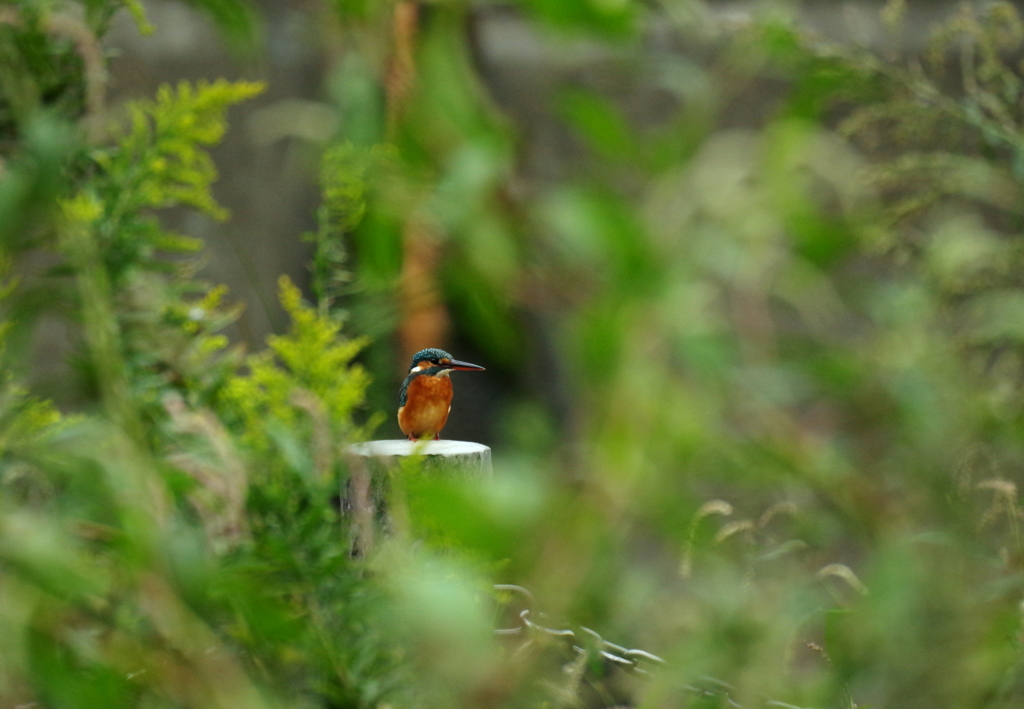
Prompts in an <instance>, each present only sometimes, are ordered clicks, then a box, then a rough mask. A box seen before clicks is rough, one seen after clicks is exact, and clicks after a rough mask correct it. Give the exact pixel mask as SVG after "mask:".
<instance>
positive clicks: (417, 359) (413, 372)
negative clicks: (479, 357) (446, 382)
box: [398, 347, 483, 406]
mask: <svg viewBox="0 0 1024 709" xmlns="http://www.w3.org/2000/svg"><path fill="white" fill-rule="evenodd" d="M457 369H461V370H466V371H476V372H479V371H483V367H481V366H480V365H479V364H470V363H469V362H460V361H459V360H457V359H452V356H451V355H450V354H448V353H447V352H445V351H444V350H439V349H437V348H434V347H432V348H430V349H426V350H420V351H419V352H417V353H416V354H414V355H413V356H412V365H411V366H410V367H409V376H407V377H406V378H405V381H404V382H402V388H401V389H400V390H399V393H398V405H399V406H405V400H406V393H407V391H408V389H409V384H410V383H411V382H412V380H413V379H415V378H416V377H422V376H425V377H447V376H448V375H449V374H451V373H452V371H454V370H457Z"/></svg>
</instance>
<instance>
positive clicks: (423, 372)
mask: <svg viewBox="0 0 1024 709" xmlns="http://www.w3.org/2000/svg"><path fill="white" fill-rule="evenodd" d="M457 369H462V370H470V371H482V370H483V367H481V366H480V365H477V364H470V363H469V362H460V361H458V360H457V359H452V356H451V355H450V354H448V353H447V352H445V351H444V350H438V349H429V350H420V351H419V352H417V353H416V354H414V355H413V356H412V366H411V367H409V376H407V377H406V378H405V381H404V382H402V389H401V392H400V393H399V395H398V427H399V428H401V429H402V433H404V434H405V435H406V436H408V438H409V440H410V441H418V440H420V439H422V438H430V437H433V439H434V440H435V441H439V440H441V438H440V436H439V434H440V433H441V429H442V428H444V425H445V424H446V423H447V422H448V412H449V411H451V410H452V380H451V379H450V378H449V376H448V375H449V374H451V373H452V372H453V371H455V370H457Z"/></svg>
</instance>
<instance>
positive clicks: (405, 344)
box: [385, 0, 449, 359]
mask: <svg viewBox="0 0 1024 709" xmlns="http://www.w3.org/2000/svg"><path fill="white" fill-rule="evenodd" d="M419 16H420V12H419V5H418V3H417V2H415V1H414V0H402V1H401V2H399V3H398V4H396V5H395V12H394V36H393V43H392V49H391V59H390V61H389V63H388V71H387V76H386V79H385V84H386V85H385V88H386V91H387V131H388V136H389V137H390V138H392V139H394V138H395V135H396V132H397V131H398V126H399V124H400V122H401V120H402V117H403V114H404V111H405V107H406V104H407V102H408V100H409V97H410V95H411V94H412V93H413V89H414V87H415V82H416V39H417V34H418V23H419ZM402 242H403V243H402V251H403V260H402V264H403V265H402V274H401V284H400V288H399V297H400V299H401V308H402V321H401V323H400V324H399V327H398V339H399V346H400V348H401V353H402V358H403V359H406V358H409V357H411V356H412V355H413V353H414V352H416V351H417V350H420V349H423V348H424V347H435V346H440V345H443V344H444V343H445V342H446V341H447V339H448V332H449V318H448V312H447V310H446V309H445V307H444V303H443V302H442V299H441V295H440V289H439V287H438V279H437V269H438V265H439V263H440V260H441V239H440V236H439V234H438V233H437V231H436V228H435V227H434V226H432V225H431V224H429V222H428V221H427V220H426V219H424V218H423V216H422V215H418V214H416V213H415V212H413V213H411V214H410V215H409V216H408V217H407V219H406V222H405V225H404V228H403V231H402Z"/></svg>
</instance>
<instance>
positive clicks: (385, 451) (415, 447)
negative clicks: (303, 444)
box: [348, 440, 491, 457]
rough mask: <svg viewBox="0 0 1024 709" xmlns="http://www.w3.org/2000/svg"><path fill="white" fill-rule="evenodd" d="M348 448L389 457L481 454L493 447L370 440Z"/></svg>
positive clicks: (356, 453) (354, 451) (352, 451)
mask: <svg viewBox="0 0 1024 709" xmlns="http://www.w3.org/2000/svg"><path fill="white" fill-rule="evenodd" d="M348 450H349V451H350V452H351V453H354V454H355V455H365V456H370V457H387V456H402V455H413V454H414V453H415V454H419V455H439V456H445V457H457V456H462V455H479V454H480V453H483V452H485V451H490V450H491V449H490V448H488V447H487V446H485V445H483V444H481V443H471V442H469V441H417V442H413V441H407V440H390V441H368V442H366V443H358V444H356V445H354V446H349V448H348Z"/></svg>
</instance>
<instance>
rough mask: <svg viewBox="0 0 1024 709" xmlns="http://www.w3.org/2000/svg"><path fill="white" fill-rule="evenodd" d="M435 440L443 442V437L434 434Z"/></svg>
mask: <svg viewBox="0 0 1024 709" xmlns="http://www.w3.org/2000/svg"><path fill="white" fill-rule="evenodd" d="M434 440H435V441H440V440H441V436H439V435H437V434H436V433H435V434H434Z"/></svg>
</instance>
